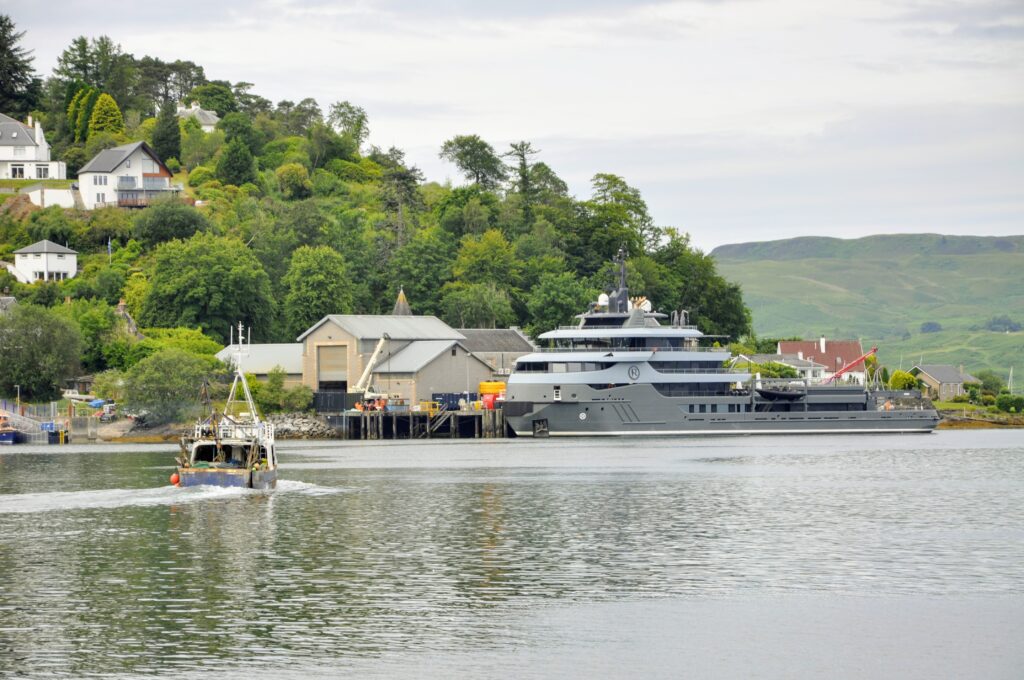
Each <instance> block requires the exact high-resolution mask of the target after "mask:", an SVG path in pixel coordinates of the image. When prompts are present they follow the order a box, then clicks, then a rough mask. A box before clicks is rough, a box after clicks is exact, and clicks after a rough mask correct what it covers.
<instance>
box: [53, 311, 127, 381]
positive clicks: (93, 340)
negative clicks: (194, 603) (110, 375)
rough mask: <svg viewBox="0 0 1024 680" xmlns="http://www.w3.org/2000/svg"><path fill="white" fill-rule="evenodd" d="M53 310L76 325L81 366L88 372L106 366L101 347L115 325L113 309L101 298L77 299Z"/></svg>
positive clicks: (115, 319)
mask: <svg viewBox="0 0 1024 680" xmlns="http://www.w3.org/2000/svg"><path fill="white" fill-rule="evenodd" d="M54 311H55V312H57V314H59V315H60V316H62V317H63V318H65V319H67V320H69V321H71V322H72V323H74V324H75V325H76V326H78V332H79V336H80V338H81V342H82V368H84V369H85V370H87V371H90V372H93V371H99V370H103V369H104V368H106V362H105V361H104V357H103V348H104V345H105V344H106V342H107V340H108V339H109V338H110V336H111V334H112V333H113V331H114V330H115V328H116V326H117V316H116V315H115V313H114V309H113V308H112V307H111V306H110V305H109V304H107V303H106V302H105V301H103V300H82V299H79V300H72V301H71V302H70V304H64V305H60V306H58V307H55V308H54Z"/></svg>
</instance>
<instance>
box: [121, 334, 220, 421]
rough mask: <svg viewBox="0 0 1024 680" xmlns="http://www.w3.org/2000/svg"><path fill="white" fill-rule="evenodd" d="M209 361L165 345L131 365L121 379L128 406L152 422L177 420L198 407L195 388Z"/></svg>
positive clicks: (196, 389)
mask: <svg viewBox="0 0 1024 680" xmlns="http://www.w3.org/2000/svg"><path fill="white" fill-rule="evenodd" d="M209 375H210V369H209V364H207V362H205V361H203V360H202V359H200V358H199V357H196V356H194V355H191V354H188V353H187V352H183V351H181V350H180V349H174V348H168V349H163V350H160V351H159V352H157V353H156V354H154V355H152V356H150V357H147V358H145V359H143V360H142V361H140V362H139V363H137V364H135V365H134V366H132V368H131V369H130V370H129V371H128V374H127V375H126V376H125V380H124V383H125V384H124V398H125V403H126V405H127V406H128V408H130V409H132V410H134V411H135V412H137V413H145V414H146V415H145V421H146V422H147V423H152V424H161V423H170V422H178V421H180V420H182V419H183V418H184V417H185V416H186V415H187V414H188V413H189V412H190V411H195V410H197V409H198V407H199V403H198V396H199V389H200V387H201V386H202V384H203V380H204V379H207V378H208V377H209Z"/></svg>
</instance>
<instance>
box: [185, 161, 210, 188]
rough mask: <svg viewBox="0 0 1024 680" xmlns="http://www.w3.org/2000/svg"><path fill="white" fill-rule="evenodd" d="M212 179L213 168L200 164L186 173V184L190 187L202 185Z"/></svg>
mask: <svg viewBox="0 0 1024 680" xmlns="http://www.w3.org/2000/svg"><path fill="white" fill-rule="evenodd" d="M213 179H214V174H213V170H212V169H210V168H208V167H206V166H205V165H200V166H199V167H198V168H196V169H194V170H193V171H192V172H190V173H188V185H189V186H190V187H199V186H202V185H204V184H206V183H207V182H209V181H211V180H213Z"/></svg>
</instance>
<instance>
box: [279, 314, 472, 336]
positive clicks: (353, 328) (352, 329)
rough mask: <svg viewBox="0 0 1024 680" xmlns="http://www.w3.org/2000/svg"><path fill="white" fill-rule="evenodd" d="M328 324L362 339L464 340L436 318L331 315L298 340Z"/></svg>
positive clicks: (314, 325)
mask: <svg viewBox="0 0 1024 680" xmlns="http://www.w3.org/2000/svg"><path fill="white" fill-rule="evenodd" d="M327 322H331V323H333V324H335V325H336V326H339V327H340V328H341V329H342V330H344V331H345V332H346V333H348V334H349V335H352V336H353V337H355V338H357V339H360V340H367V339H369V340H373V339H376V338H381V337H383V336H384V334H385V333H386V334H387V335H388V336H389V337H390V338H391V339H392V340H464V339H465V336H463V335H462V333H459V332H458V331H456V330H455V329H453V328H452V327H451V326H449V325H448V324H446V323H445V322H443V321H441V320H440V319H438V318H437V317H436V316H391V315H385V314H329V315H327V316H325V317H324V318H322V319H320V320H319V321H318V322H316V323H315V324H313V326H311V327H310V328H309V329H307V330H306V332H305V333H303V334H302V335H300V336H299V337H298V338H296V339H297V340H298V341H300V342H301V341H302V340H303V339H304V338H305V337H306V336H307V335H309V334H310V333H312V332H313V331H315V330H316V329H318V328H320V326H322V325H324V324H325V323H327Z"/></svg>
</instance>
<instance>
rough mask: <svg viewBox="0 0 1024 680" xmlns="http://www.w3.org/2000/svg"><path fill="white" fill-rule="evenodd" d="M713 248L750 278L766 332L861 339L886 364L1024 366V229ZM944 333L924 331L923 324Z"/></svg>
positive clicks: (754, 307) (747, 288) (757, 317)
mask: <svg viewBox="0 0 1024 680" xmlns="http://www.w3.org/2000/svg"><path fill="white" fill-rule="evenodd" d="M711 255H712V256H713V257H714V258H715V260H716V262H717V263H718V267H719V271H720V272H721V273H722V274H723V275H724V276H726V278H728V279H730V280H732V281H736V282H737V283H739V284H741V285H742V286H743V296H744V300H745V301H746V303H747V305H748V306H749V307H750V309H751V311H752V312H753V315H754V328H755V330H756V332H757V334H758V335H760V336H805V337H817V336H818V335H821V334H825V335H827V336H829V337H859V338H861V339H862V340H863V341H864V344H865V346H866V347H867V346H871V345H872V344H877V345H878V347H879V354H880V356H881V359H882V361H883V362H884V363H886V364H888V365H892V366H898V365H899V363H900V360H901V357H902V359H903V363H904V366H907V365H909V364H913V363H917V362H919V361H920V360H921V359H922V357H923V359H924V361H925V362H927V363H946V364H954V365H957V364H963V365H964V366H965V367H966V368H967V369H968V370H980V369H982V368H991V369H992V370H995V371H998V372H1000V373H1002V374H1004V375H1005V374H1006V373H1007V372H1008V371H1009V367H1010V366H1014V365H1015V366H1017V369H1016V373H1017V374H1018V375H1020V372H1021V371H1022V370H1024V332H1016V333H997V332H992V331H987V330H984V326H985V324H986V322H987V321H989V320H990V319H992V318H993V317H996V316H1008V317H1009V318H1010V319H1011V320H1012V321H1015V322H1017V323H1019V324H1024V236H1008V237H980V236H941V235H938V234H920V235H909V234H903V235H890V236H869V237H866V238H861V239H853V240H842V239H835V238H821V237H806V238H796V239H788V240H782V241H768V242H760V243H742V244H736V245H728V246H722V247H720V248H717V249H715V250H714V251H713V252H712V253H711ZM928 322H931V323H937V324H940V325H941V327H942V330H941V331H938V332H933V333H922V332H921V325H922V324H924V323H928Z"/></svg>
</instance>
